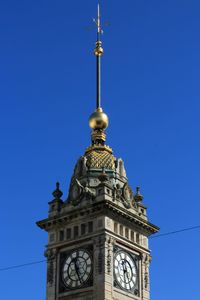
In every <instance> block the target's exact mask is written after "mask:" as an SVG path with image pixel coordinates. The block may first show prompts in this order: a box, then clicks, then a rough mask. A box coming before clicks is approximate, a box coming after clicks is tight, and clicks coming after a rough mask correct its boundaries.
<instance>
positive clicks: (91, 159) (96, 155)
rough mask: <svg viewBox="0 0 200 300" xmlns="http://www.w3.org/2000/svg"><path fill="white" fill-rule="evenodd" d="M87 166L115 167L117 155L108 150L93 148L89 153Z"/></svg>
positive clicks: (98, 167) (95, 167) (99, 167)
mask: <svg viewBox="0 0 200 300" xmlns="http://www.w3.org/2000/svg"><path fill="white" fill-rule="evenodd" d="M86 157H87V166H88V167H89V168H94V169H102V168H105V169H111V170H114V169H115V157H114V156H113V155H112V154H110V153H108V152H107V151H98V150H93V151H91V152H89V153H88V154H87V155H86Z"/></svg>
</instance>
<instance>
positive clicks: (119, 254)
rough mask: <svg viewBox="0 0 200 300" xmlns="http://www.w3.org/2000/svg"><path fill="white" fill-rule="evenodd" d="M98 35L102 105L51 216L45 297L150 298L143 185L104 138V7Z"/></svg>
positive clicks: (44, 223)
mask: <svg viewBox="0 0 200 300" xmlns="http://www.w3.org/2000/svg"><path fill="white" fill-rule="evenodd" d="M95 23H96V25H97V41H96V47H95V50H94V54H95V57H96V68H97V94H96V109H95V112H94V113H92V115H91V116H90V118H89V125H90V127H91V129H92V133H91V145H90V146H89V147H88V148H87V149H86V150H85V153H84V154H83V155H82V156H81V157H80V158H79V160H78V161H77V163H76V166H75V168H74V172H73V175H72V178H71V182H70V188H69V193H68V196H67V199H66V200H62V196H63V193H62V192H61V190H60V186H59V183H57V184H56V189H55V191H54V192H53V200H52V201H50V202H49V212H48V217H47V218H46V219H44V220H41V221H38V222H37V225H38V226H39V227H40V228H41V229H44V230H45V231H47V232H48V245H47V247H46V251H45V256H46V258H47V292H46V299H47V300H72V299H74V300H104V299H105V300H131V299H133V300H149V299H150V295H149V264H150V262H151V255H150V251H149V247H148V237H149V236H150V235H151V234H154V233H156V232H157V231H158V227H157V226H155V225H153V224H152V223H150V222H149V220H148V218H147V209H146V207H145V206H144V204H143V197H142V195H141V193H140V189H139V187H137V188H136V191H135V192H133V190H132V189H131V187H130V186H129V183H128V179H127V176H126V171H125V168H124V162H123V160H122V159H121V158H116V157H115V156H114V154H113V150H112V149H111V148H110V147H109V146H108V145H106V133H105V130H106V128H107V127H108V123H109V119H108V116H107V115H106V114H105V112H104V111H103V109H102V106H101V89H100V87H101V84H100V83H101V82H100V80H101V72H100V70H101V58H102V55H103V48H102V42H101V32H102V30H101V23H100V10H99V6H98V16H97V20H95Z"/></svg>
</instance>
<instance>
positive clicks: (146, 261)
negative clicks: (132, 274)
mask: <svg viewBox="0 0 200 300" xmlns="http://www.w3.org/2000/svg"><path fill="white" fill-rule="evenodd" d="M150 262H151V257H150V256H149V255H148V254H144V255H143V265H144V288H145V289H146V290H148V286H149V264H150Z"/></svg>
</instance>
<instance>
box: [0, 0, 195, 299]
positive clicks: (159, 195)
mask: <svg viewBox="0 0 200 300" xmlns="http://www.w3.org/2000/svg"><path fill="white" fill-rule="evenodd" d="M102 14H103V19H104V21H107V20H108V21H109V22H110V26H109V27H107V28H105V34H104V36H103V42H104V50H105V56H104V58H103V71H102V73H103V82H102V89H103V91H102V94H103V95H102V98H103V99H102V100H103V106H104V109H105V111H106V112H107V113H108V115H109V117H110V127H109V129H108V132H107V133H108V144H109V145H110V146H111V147H113V149H114V153H115V155H116V156H118V157H122V158H123V159H124V161H125V166H126V169H127V174H128V178H129V182H130V184H131V186H132V187H133V188H134V189H135V187H136V186H137V185H140V186H141V189H142V193H143V195H144V197H145V199H144V202H145V204H146V205H147V206H148V208H149V210H148V212H149V217H150V220H151V221H152V222H153V223H155V224H156V225H158V226H159V227H160V228H161V232H162V233H164V232H168V231H173V230H176V229H181V228H184V227H188V226H194V225H199V224H200V220H199V211H200V201H199V167H200V161H199V153H200V141H199V131H200V124H199V115H200V102H199V99H200V88H199V77H200V35H199V31H200V2H199V1H198V0H168V1H160V0H151V1H149V0H148V1H147V0H145V1H144V0H125V1H119V0H117V1H116V0H115V1H114V0H109V1H102ZM95 16H96V1H94V0H93V1H92V0H85V1H80V0H79V1H66V0H65V1H64V0H57V1H52V0H48V1H45V0H32V1H31V0H30V1H22V0H18V1H14V0H2V1H1V2H0V101H1V109H0V128H1V139H0V148H1V155H0V165H1V180H0V183H1V209H0V223H1V243H0V244H1V246H0V254H1V255H0V267H1V268H3V267H7V266H11V265H17V264H21V263H22V264H23V263H27V262H31V261H35V260H41V259H43V252H44V245H45V244H46V242H47V235H46V234H45V232H42V231H41V230H40V229H39V228H37V227H36V225H35V221H37V220H39V219H42V218H45V217H46V216H47V210H48V206H47V202H48V201H50V200H51V199H52V195H51V192H52V191H53V189H54V186H55V182H56V181H57V180H59V181H60V182H61V187H62V190H63V191H64V196H65V197H66V196H67V192H68V186H69V180H70V177H71V175H72V171H73V167H74V165H75V162H76V160H77V159H78V158H79V156H80V155H82V154H83V153H84V149H85V148H86V147H87V146H88V145H89V143H90V129H89V127H88V116H89V114H90V113H91V112H92V111H93V109H94V106H95V58H94V56H93V54H92V51H93V48H94V43H95V37H96V36H95V30H93V29H92V28H93V27H92V26H93V25H92V17H95ZM90 25H91V30H88V29H87V27H88V26H90ZM150 247H151V250H152V255H153V261H152V266H151V295H152V299H153V300H169V299H170V300H177V299H181V300H188V299H191V300H199V298H200V296H199V268H200V262H199V248H200V230H198V229H197V230H194V231H189V232H185V233H179V234H176V235H171V236H167V237H162V238H161V237H160V238H157V239H152V241H151V243H150ZM45 282H46V266H45V263H43V264H38V265H34V266H29V267H24V268H21V269H15V270H12V271H11V270H10V271H4V272H0V290H1V299H2V300H10V299H20V300H27V294H28V300H36V299H41V300H42V299H45Z"/></svg>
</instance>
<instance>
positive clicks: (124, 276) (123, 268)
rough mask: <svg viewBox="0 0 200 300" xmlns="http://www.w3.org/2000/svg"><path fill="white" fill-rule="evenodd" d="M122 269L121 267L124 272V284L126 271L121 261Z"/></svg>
mask: <svg viewBox="0 0 200 300" xmlns="http://www.w3.org/2000/svg"><path fill="white" fill-rule="evenodd" d="M122 267H123V272H124V282H126V279H125V272H126V270H125V266H124V261H122Z"/></svg>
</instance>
